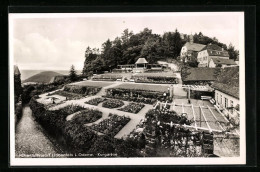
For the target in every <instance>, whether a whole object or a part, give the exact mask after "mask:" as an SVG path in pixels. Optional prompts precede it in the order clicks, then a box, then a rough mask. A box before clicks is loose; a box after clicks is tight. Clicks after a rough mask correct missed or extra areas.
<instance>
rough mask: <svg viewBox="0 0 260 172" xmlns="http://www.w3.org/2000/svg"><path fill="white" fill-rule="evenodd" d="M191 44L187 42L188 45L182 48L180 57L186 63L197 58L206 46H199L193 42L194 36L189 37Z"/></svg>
mask: <svg viewBox="0 0 260 172" xmlns="http://www.w3.org/2000/svg"><path fill="white" fill-rule="evenodd" d="M189 39H190V42H186V44H185V45H184V46H183V47H182V48H181V52H180V57H181V59H182V60H185V61H186V62H187V61H189V60H191V59H192V58H197V55H198V52H199V51H201V50H202V49H203V48H204V47H205V46H206V45H203V44H197V43H194V42H193V36H192V35H190V36H189Z"/></svg>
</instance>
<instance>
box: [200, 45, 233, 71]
mask: <svg viewBox="0 0 260 172" xmlns="http://www.w3.org/2000/svg"><path fill="white" fill-rule="evenodd" d="M211 58H218V59H229V54H228V52H227V51H226V50H224V49H223V48H221V47H219V46H218V45H215V44H209V45H207V46H205V47H204V48H203V49H202V50H201V51H200V52H198V56H197V60H198V63H199V64H198V67H209V62H210V60H211Z"/></svg>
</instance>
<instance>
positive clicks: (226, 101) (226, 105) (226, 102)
mask: <svg viewBox="0 0 260 172" xmlns="http://www.w3.org/2000/svg"><path fill="white" fill-rule="evenodd" d="M226 107H228V99H227V98H226V97H225V108H226Z"/></svg>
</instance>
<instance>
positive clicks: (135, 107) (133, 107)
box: [118, 103, 144, 113]
mask: <svg viewBox="0 0 260 172" xmlns="http://www.w3.org/2000/svg"><path fill="white" fill-rule="evenodd" d="M143 107H144V104H142V103H130V104H128V105H126V106H125V107H123V108H120V109H118V110H121V111H124V112H130V113H138V112H139V111H140V110H141V109H142V108H143Z"/></svg>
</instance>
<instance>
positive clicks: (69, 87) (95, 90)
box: [64, 85, 102, 96]
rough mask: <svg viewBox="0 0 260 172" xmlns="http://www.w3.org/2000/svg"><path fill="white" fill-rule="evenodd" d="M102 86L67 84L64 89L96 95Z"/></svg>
mask: <svg viewBox="0 0 260 172" xmlns="http://www.w3.org/2000/svg"><path fill="white" fill-rule="evenodd" d="M101 88H102V87H101V86H82V85H66V86H65V87H64V91H67V92H72V93H76V94H82V95H85V96H86V95H95V94H97V93H98V92H99V91H100V90H101Z"/></svg>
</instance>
